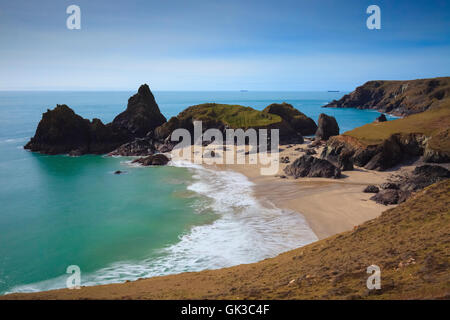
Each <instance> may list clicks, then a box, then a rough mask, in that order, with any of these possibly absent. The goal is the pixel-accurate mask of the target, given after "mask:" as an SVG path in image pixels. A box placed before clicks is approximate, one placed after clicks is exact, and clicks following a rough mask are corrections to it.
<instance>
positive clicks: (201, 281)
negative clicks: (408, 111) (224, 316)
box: [2, 179, 450, 299]
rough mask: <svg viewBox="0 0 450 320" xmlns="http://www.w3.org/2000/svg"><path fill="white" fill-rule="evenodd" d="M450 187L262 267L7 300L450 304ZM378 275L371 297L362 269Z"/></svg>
mask: <svg viewBox="0 0 450 320" xmlns="http://www.w3.org/2000/svg"><path fill="white" fill-rule="evenodd" d="M449 208H450V180H449V179H447V180H444V181H442V182H439V183H436V184H434V185H432V186H430V187H428V188H426V189H424V190H423V191H421V192H419V193H418V194H417V195H416V196H414V197H412V198H410V199H409V200H408V201H406V202H404V203H403V204H400V205H399V206H397V207H395V208H393V209H389V210H387V211H385V212H383V214H382V215H381V216H380V217H378V218H376V219H374V220H370V221H368V222H365V223H364V224H362V225H360V226H357V227H355V229H354V230H352V231H348V232H344V233H341V234H338V235H336V236H332V237H330V238H327V239H324V240H321V241H318V242H315V243H313V244H310V245H307V246H305V247H302V248H299V249H295V250H292V251H289V252H286V253H284V254H281V255H279V256H277V257H275V258H272V259H266V260H264V261H261V262H259V263H254V264H248V265H240V266H236V267H232V268H226V269H220V270H213V271H202V272H194V273H183V274H179V275H172V276H164V277H155V278H151V279H145V280H140V281H136V282H130V283H124V284H114V285H106V286H97V287H86V288H82V289H81V290H67V289H64V290H56V291H49V292H40V293H32V294H13V295H8V296H4V297H2V298H7V299H441V298H447V299H448V298H450V277H449V267H450V262H449V257H450V254H449V253H450V229H449V227H450V212H449ZM370 265H377V266H379V267H380V269H381V290H372V291H369V290H368V289H367V287H366V281H367V278H368V276H369V274H367V267H368V266H370Z"/></svg>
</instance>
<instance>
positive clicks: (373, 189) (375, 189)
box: [363, 184, 380, 193]
mask: <svg viewBox="0 0 450 320" xmlns="http://www.w3.org/2000/svg"><path fill="white" fill-rule="evenodd" d="M378 191H380V189H378V187H377V186H374V185H373V184H371V185H368V186H367V187H365V188H364V190H363V192H364V193H378Z"/></svg>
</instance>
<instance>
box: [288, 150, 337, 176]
mask: <svg viewBox="0 0 450 320" xmlns="http://www.w3.org/2000/svg"><path fill="white" fill-rule="evenodd" d="M284 172H285V173H286V175H288V176H293V177H294V178H299V177H323V178H339V177H340V176H341V170H340V169H339V168H337V167H336V166H334V165H333V164H332V163H331V162H329V161H327V160H324V159H319V158H316V157H313V156H309V155H304V156H301V157H300V158H298V159H296V160H295V161H294V162H293V163H292V164H290V165H288V166H287V167H286V168H284Z"/></svg>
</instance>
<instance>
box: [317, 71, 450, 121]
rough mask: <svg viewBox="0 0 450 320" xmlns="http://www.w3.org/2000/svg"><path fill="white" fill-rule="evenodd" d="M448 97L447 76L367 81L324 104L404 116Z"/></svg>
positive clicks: (440, 102)
mask: <svg viewBox="0 0 450 320" xmlns="http://www.w3.org/2000/svg"><path fill="white" fill-rule="evenodd" d="M449 97H450V77H442V78H433V79H418V80H409V81H369V82H366V83H365V84H364V85H362V86H360V87H358V88H356V89H355V91H353V92H351V93H350V94H346V95H345V96H343V97H342V98H341V99H340V100H337V101H336V100H334V101H332V102H331V103H329V104H327V105H325V106H324V107H334V108H358V109H374V110H378V111H380V112H385V113H392V114H395V115H401V116H404V115H410V114H414V113H419V112H423V111H425V110H427V109H431V108H436V107H439V106H441V105H442V102H443V101H444V100H445V99H447V98H449Z"/></svg>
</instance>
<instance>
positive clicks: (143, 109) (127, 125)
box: [112, 84, 166, 137]
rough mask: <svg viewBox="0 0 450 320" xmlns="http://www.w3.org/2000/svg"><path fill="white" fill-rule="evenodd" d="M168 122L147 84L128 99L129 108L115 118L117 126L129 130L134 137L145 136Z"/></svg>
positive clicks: (114, 123) (113, 123)
mask: <svg viewBox="0 0 450 320" xmlns="http://www.w3.org/2000/svg"><path fill="white" fill-rule="evenodd" d="M165 122H166V118H165V117H164V116H163V115H162V113H161V112H160V110H159V107H158V104H157V103H156V101H155V97H154V96H153V94H152V92H151V91H150V88H149V87H148V85H147V84H143V85H142V86H140V87H139V90H138V92H137V93H136V94H135V95H133V96H132V97H131V98H130V99H128V105H127V109H126V110H125V111H124V112H122V113H120V114H119V115H118V116H117V117H115V118H114V120H113V122H112V125H113V126H114V127H115V128H118V129H120V130H124V131H127V132H129V134H130V136H132V137H144V136H146V135H147V133H148V132H149V131H152V130H154V129H155V128H156V127H158V126H160V125H162V124H163V123H165Z"/></svg>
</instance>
